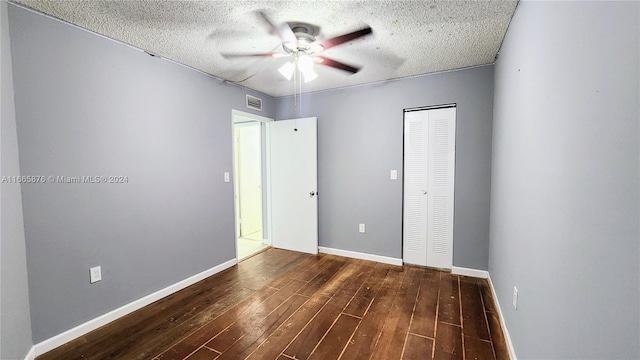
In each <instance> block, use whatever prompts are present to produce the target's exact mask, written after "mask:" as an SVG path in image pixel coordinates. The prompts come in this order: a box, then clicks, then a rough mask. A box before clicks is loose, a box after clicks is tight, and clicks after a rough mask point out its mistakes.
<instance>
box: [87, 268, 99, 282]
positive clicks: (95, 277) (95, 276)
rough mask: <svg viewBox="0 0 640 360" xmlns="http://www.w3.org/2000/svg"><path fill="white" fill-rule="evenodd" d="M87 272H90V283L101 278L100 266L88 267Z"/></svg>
mask: <svg viewBox="0 0 640 360" xmlns="http://www.w3.org/2000/svg"><path fill="white" fill-rule="evenodd" d="M89 273H90V274H91V283H92V284H93V283H95V282H98V281H100V280H102V267H100V266H96V267H92V268H91V269H89Z"/></svg>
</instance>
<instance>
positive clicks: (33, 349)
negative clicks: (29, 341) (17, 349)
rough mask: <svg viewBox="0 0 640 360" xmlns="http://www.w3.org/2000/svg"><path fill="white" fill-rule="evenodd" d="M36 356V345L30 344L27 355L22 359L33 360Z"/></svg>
mask: <svg viewBox="0 0 640 360" xmlns="http://www.w3.org/2000/svg"><path fill="white" fill-rule="evenodd" d="M35 358H36V347H35V346H32V347H31V349H30V350H29V352H28V353H27V355H26V356H25V357H24V360H34V359H35Z"/></svg>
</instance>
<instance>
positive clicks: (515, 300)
mask: <svg viewBox="0 0 640 360" xmlns="http://www.w3.org/2000/svg"><path fill="white" fill-rule="evenodd" d="M512 300H513V308H514V309H516V310H518V288H516V287H515V286H514V287H513V298H512Z"/></svg>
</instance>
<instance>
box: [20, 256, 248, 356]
mask: <svg viewBox="0 0 640 360" xmlns="http://www.w3.org/2000/svg"><path fill="white" fill-rule="evenodd" d="M237 263H238V261H237V259H235V258H234V259H231V260H229V261H226V262H224V263H222V264H220V265H218V266H214V267H212V268H211V269H208V270H205V271H203V272H201V273H199V274H196V275H193V276H191V277H189V278H187V279H184V280H182V281H179V282H177V283H175V284H173V285H169V286H167V287H166V288H164V289H161V290H158V291H156V292H154V293H152V294H149V295H147V296H145V297H142V298H140V299H138V300H135V301H132V302H130V303H128V304H126V305H124V306H121V307H119V308H117V309H115V310H113V311H110V312H108V313H106V314H104V315H101V316H98V317H97V318H95V319H93V320H89V321H87V322H86V323H84V324H80V325H78V326H76V327H74V328H73V329H69V330H67V331H65V332H63V333H61V334H58V335H56V336H54V337H52V338H49V339H47V340H45V341H42V342H40V343H38V344H36V345H34V346H33V348H32V351H31V352H30V353H29V354H31V353H34V355H35V356H40V355H42V354H44V353H46V352H49V351H51V350H53V349H55V348H57V347H59V346H61V345H64V344H66V343H68V342H70V341H72V340H74V339H77V338H79V337H80V336H83V335H85V334H87V333H89V332H91V331H93V330H95V329H97V328H99V327H101V326H104V325H106V324H108V323H110V322H112V321H114V320H117V319H118V318H121V317H123V316H125V315H127V314H130V313H132V312H134V311H136V310H138V309H140V308H142V307H145V306H147V305H149V304H151V303H153V302H155V301H157V300H160V299H162V298H164V297H166V296H168V295H171V294H173V293H175V292H177V291H180V290H182V289H184V288H186V287H187V286H190V285H193V284H195V283H197V282H198V281H200V280H203V279H206V278H208V277H209V276H211V275H214V274H217V273H219V272H221V271H223V270H226V269H228V268H230V267H232V266H234V265H236V264H237ZM28 356H29V355H27V359H33V358H29V357H28ZM35 356H34V357H35Z"/></svg>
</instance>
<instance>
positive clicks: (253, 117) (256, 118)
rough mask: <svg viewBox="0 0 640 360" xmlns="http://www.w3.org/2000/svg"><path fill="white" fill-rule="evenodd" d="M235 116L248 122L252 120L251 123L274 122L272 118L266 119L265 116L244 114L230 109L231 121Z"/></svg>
mask: <svg viewBox="0 0 640 360" xmlns="http://www.w3.org/2000/svg"><path fill="white" fill-rule="evenodd" d="M252 96H253V95H252ZM236 116H239V117H242V118H245V119H249V120H253V121H259V122H272V121H274V120H273V119H272V118H268V117H266V116H260V115H256V114H252V113H248V112H245V111H241V110H236V109H231V119H233V118H234V117H236Z"/></svg>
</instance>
